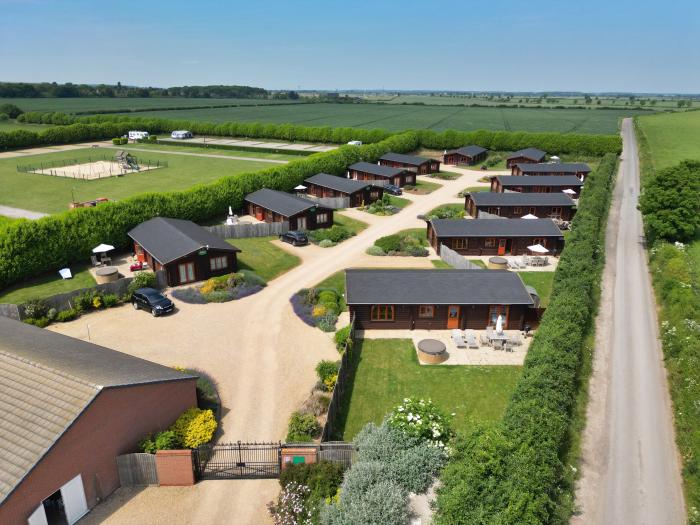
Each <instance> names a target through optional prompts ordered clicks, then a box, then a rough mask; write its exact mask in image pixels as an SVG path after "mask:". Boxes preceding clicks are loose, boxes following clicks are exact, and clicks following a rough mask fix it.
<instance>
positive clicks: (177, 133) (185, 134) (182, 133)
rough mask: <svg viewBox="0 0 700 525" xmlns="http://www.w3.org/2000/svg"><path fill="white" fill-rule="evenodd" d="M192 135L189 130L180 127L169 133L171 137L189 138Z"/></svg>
mask: <svg viewBox="0 0 700 525" xmlns="http://www.w3.org/2000/svg"><path fill="white" fill-rule="evenodd" d="M193 136H194V135H192V132H191V131H187V130H186V129H180V130H177V131H173V132H172V133H171V134H170V138H171V139H191V138H192V137H193Z"/></svg>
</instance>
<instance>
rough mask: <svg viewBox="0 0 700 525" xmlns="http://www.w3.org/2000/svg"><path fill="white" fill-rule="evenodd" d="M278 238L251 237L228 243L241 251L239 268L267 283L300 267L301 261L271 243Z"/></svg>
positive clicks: (231, 240) (230, 240)
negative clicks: (252, 273)
mask: <svg viewBox="0 0 700 525" xmlns="http://www.w3.org/2000/svg"><path fill="white" fill-rule="evenodd" d="M275 239H277V237H250V238H247V239H229V240H228V241H227V242H229V243H230V244H233V245H234V246H236V247H237V248H240V249H241V253H239V254H238V267H239V268H240V269H242V270H251V271H253V272H255V273H256V274H258V275H259V276H260V277H262V278H263V279H265V280H266V281H271V280H272V279H274V278H275V277H279V276H280V275H282V274H283V273H284V272H287V271H289V270H291V269H292V268H294V267H295V266H298V265H299V263H301V259H299V257H297V256H296V255H293V254H291V253H289V252H287V251H285V250H283V249H282V248H280V247H278V246H275V245H274V244H272V242H271V241H274V240H275Z"/></svg>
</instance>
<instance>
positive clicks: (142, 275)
mask: <svg viewBox="0 0 700 525" xmlns="http://www.w3.org/2000/svg"><path fill="white" fill-rule="evenodd" d="M139 288H156V274H155V273H153V272H137V273H136V275H135V276H134V279H133V280H132V281H131V282H130V283H129V286H128V287H127V289H126V293H127V295H129V296H131V294H133V293H134V292H135V291H136V290H138V289H139Z"/></svg>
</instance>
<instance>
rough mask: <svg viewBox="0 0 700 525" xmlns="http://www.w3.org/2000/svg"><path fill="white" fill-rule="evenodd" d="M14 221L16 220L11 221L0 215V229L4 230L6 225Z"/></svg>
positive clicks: (10, 218)
mask: <svg viewBox="0 0 700 525" xmlns="http://www.w3.org/2000/svg"><path fill="white" fill-rule="evenodd" d="M16 220H17V219H13V218H12V217H5V216H4V215H0V229H2V228H4V227H5V226H7V225H8V224H12V223H13V222H15V221H16Z"/></svg>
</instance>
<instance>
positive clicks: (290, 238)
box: [280, 231, 309, 246]
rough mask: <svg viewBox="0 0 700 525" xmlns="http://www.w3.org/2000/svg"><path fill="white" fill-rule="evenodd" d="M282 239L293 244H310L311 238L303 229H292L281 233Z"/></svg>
mask: <svg viewBox="0 0 700 525" xmlns="http://www.w3.org/2000/svg"><path fill="white" fill-rule="evenodd" d="M280 241H282V242H288V243H289V244H291V245H293V246H306V245H307V244H309V238H308V237H307V236H306V234H305V233H304V232H302V231H291V232H287V233H283V234H282V235H280Z"/></svg>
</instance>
